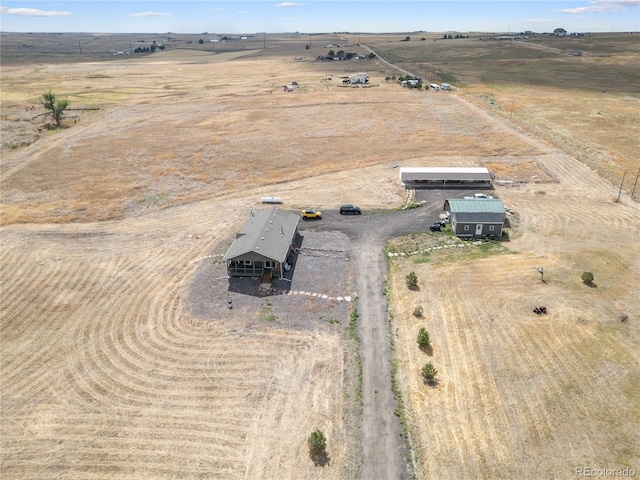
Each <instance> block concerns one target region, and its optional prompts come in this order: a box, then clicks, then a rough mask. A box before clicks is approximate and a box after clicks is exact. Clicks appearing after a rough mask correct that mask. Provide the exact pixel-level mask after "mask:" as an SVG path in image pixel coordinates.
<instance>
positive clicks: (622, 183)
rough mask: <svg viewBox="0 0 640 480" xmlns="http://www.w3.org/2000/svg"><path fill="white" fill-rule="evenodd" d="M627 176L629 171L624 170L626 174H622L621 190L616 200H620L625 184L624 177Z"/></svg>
mask: <svg viewBox="0 0 640 480" xmlns="http://www.w3.org/2000/svg"><path fill="white" fill-rule="evenodd" d="M626 176H627V171H626V170H625V171H624V175H622V181H621V182H620V190H618V198H616V202H619V201H620V195H621V194H622V185H624V177H626Z"/></svg>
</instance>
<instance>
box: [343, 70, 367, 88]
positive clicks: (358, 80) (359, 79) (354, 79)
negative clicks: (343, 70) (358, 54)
mask: <svg viewBox="0 0 640 480" xmlns="http://www.w3.org/2000/svg"><path fill="white" fill-rule="evenodd" d="M342 82H343V83H348V84H350V85H357V84H364V83H369V75H368V74H367V73H356V74H354V75H350V76H349V78H345V79H344V80H343V81H342Z"/></svg>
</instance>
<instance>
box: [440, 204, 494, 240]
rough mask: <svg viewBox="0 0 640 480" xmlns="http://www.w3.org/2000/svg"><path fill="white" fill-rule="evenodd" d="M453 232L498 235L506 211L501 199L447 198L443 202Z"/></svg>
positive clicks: (471, 236)
mask: <svg viewBox="0 0 640 480" xmlns="http://www.w3.org/2000/svg"><path fill="white" fill-rule="evenodd" d="M444 210H445V212H446V213H447V216H448V217H449V223H450V224H451V229H452V230H453V233H454V234H455V235H456V236H458V237H469V238H483V237H500V236H501V235H502V229H503V228H504V221H505V215H506V211H505V208H504V204H503V203H502V200H498V199H493V198H492V199H489V198H474V199H468V198H449V199H447V200H445V202H444Z"/></svg>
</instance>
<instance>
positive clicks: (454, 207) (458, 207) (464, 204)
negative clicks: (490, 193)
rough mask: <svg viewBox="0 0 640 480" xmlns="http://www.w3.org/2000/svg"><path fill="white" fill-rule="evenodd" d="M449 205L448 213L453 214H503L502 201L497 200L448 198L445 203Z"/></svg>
mask: <svg viewBox="0 0 640 480" xmlns="http://www.w3.org/2000/svg"><path fill="white" fill-rule="evenodd" d="M447 203H448V204H449V208H450V210H449V211H450V212H451V214H452V215H453V214H454V213H505V210H504V204H503V203H502V200H498V199H497V198H494V199H491V198H481V199H475V198H473V199H469V198H448V199H447V200H446V202H445V209H446V204H447Z"/></svg>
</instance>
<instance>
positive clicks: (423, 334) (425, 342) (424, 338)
mask: <svg viewBox="0 0 640 480" xmlns="http://www.w3.org/2000/svg"><path fill="white" fill-rule="evenodd" d="M418 345H419V346H420V348H421V349H422V350H426V349H427V348H429V346H430V345H431V338H430V337H429V332H427V330H426V329H425V328H424V327H422V328H420V331H419V332H418Z"/></svg>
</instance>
